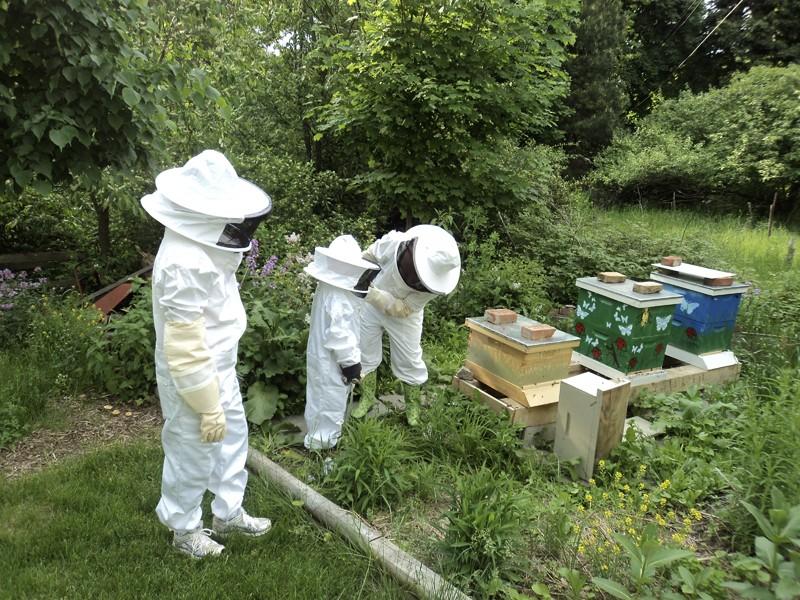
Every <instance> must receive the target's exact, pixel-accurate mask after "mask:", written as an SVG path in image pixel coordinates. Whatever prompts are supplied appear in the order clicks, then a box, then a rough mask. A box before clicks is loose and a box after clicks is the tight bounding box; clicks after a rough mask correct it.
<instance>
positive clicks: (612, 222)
mask: <svg viewBox="0 0 800 600" xmlns="http://www.w3.org/2000/svg"><path fill="white" fill-rule="evenodd" d="M595 212H596V216H597V219H596V225H597V226H598V227H617V228H618V227H621V226H629V225H630V224H638V225H642V226H644V227H646V228H647V229H648V230H650V231H651V232H652V233H653V234H654V235H657V236H663V237H673V238H677V239H679V240H680V239H684V238H685V239H691V238H701V239H704V240H707V241H709V242H711V243H712V244H713V245H714V246H715V247H716V248H717V249H718V250H719V252H720V254H721V255H722V258H723V259H724V260H725V261H726V262H728V263H729V265H728V266H729V268H732V269H734V270H736V271H737V273H738V274H739V275H740V276H741V277H744V278H752V279H755V280H756V281H760V280H762V279H763V278H765V277H768V276H770V275H776V274H780V273H783V272H785V271H789V270H792V269H794V270H797V269H798V268H800V257H798V255H797V254H800V248H798V249H797V250H798V252H797V254H795V256H794V260H793V261H792V263H791V264H789V263H788V262H787V260H786V255H787V252H788V249H789V244H790V241H791V240H792V239H794V240H795V244H796V245H798V246H800V234H798V233H797V232H793V231H790V230H788V229H786V228H785V227H782V226H775V227H773V230H772V235H768V232H767V223H766V222H763V221H762V222H757V223H756V224H755V225H754V226H750V225H749V224H748V223H747V220H746V219H744V218H741V217H736V216H730V215H712V214H703V213H701V212H684V211H678V212H672V211H663V210H652V209H648V210H645V211H640V210H639V209H638V208H634V207H630V208H620V209H610V210H597V211H595ZM704 266H708V267H712V268H714V267H716V266H717V265H704Z"/></svg>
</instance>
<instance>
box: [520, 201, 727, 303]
mask: <svg viewBox="0 0 800 600" xmlns="http://www.w3.org/2000/svg"><path fill="white" fill-rule="evenodd" d="M602 218H603V217H602V215H601V214H600V213H599V211H596V210H592V209H589V208H588V207H586V206H585V205H583V204H581V203H580V201H578V200H572V201H570V202H569V203H566V202H565V203H564V204H563V205H562V206H561V207H559V208H557V209H556V210H554V211H553V214H552V215H550V216H549V218H542V216H541V214H540V213H539V211H537V210H536V209H533V210H531V209H526V210H525V211H523V212H522V214H521V215H520V216H519V217H518V218H517V219H516V221H515V222H514V223H511V224H510V225H509V227H508V233H509V236H510V241H511V245H512V248H513V249H514V253H515V256H517V257H530V258H528V260H536V261H537V262H538V263H539V264H541V265H542V267H543V271H544V273H543V276H542V281H541V282H540V283H539V285H540V286H542V285H543V287H544V292H545V295H544V297H547V298H549V299H550V300H551V301H552V302H560V303H565V304H574V303H575V301H576V299H577V297H578V293H577V288H576V287H575V280H576V279H577V278H578V277H585V276H586V275H587V274H596V273H598V272H600V271H619V272H620V273H625V274H626V275H627V276H628V277H631V278H638V279H647V278H648V277H649V274H650V272H651V271H652V263H653V262H657V261H658V260H660V258H661V257H662V256H665V255H668V254H680V255H681V256H683V257H684V260H685V261H686V262H691V263H694V264H715V265H719V261H718V260H716V259H715V255H716V252H715V251H714V250H713V248H712V246H711V245H710V244H709V243H708V242H707V241H706V240H704V239H703V238H702V237H700V236H697V237H684V236H683V235H682V234H681V232H680V230H675V231H673V232H669V233H667V234H665V235H657V234H655V233H654V232H653V231H652V230H651V228H650V227H649V226H648V225H646V224H644V223H642V224H639V223H636V222H633V221H632V220H631V219H628V220H619V221H617V220H614V219H612V220H611V221H610V222H609V223H608V225H607V226H599V223H598V221H599V220H601V219H602ZM518 260H519V259H518Z"/></svg>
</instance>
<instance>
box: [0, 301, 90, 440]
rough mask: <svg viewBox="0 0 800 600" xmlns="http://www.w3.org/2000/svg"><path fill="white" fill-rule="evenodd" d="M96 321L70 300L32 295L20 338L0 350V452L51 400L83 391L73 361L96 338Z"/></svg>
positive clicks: (80, 370) (84, 381) (80, 367)
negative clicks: (32, 300) (31, 303)
mask: <svg viewBox="0 0 800 600" xmlns="http://www.w3.org/2000/svg"><path fill="white" fill-rule="evenodd" d="M98 318H99V314H98V311H97V310H96V309H95V308H94V307H86V306H85V305H84V304H82V303H81V302H80V300H79V299H77V298H74V297H72V296H67V297H64V298H62V297H58V296H50V295H39V296H38V297H37V302H36V304H35V305H32V306H31V308H30V311H29V313H28V317H27V321H26V325H25V329H24V332H20V333H24V335H23V336H22V338H21V339H20V340H18V341H16V342H15V343H14V344H13V345H12V346H10V347H8V348H7V349H3V350H0V373H2V374H3V376H2V377H0V448H3V447H5V446H7V445H8V444H10V443H11V442H13V441H14V440H16V439H17V438H19V437H20V436H22V435H24V434H25V433H26V432H27V431H29V430H30V428H31V427H32V426H33V425H34V424H36V423H37V422H40V421H42V420H45V419H46V417H47V414H48V410H49V409H51V408H52V403H53V402H54V401H57V400H58V399H60V397H62V396H64V395H68V394H74V393H77V392H79V391H83V390H86V389H87V388H88V387H89V385H90V380H88V378H87V372H86V371H87V370H86V366H85V364H84V362H83V361H82V360H79V357H84V356H86V353H87V350H88V347H89V346H90V344H91V343H92V341H93V340H94V339H96V338H97V337H98V336H99V335H100V330H99V327H98Z"/></svg>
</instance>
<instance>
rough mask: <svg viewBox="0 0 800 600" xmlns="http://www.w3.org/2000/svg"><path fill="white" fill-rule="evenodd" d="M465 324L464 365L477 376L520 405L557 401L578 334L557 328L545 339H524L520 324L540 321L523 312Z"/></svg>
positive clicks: (468, 321) (478, 318) (474, 319)
mask: <svg viewBox="0 0 800 600" xmlns="http://www.w3.org/2000/svg"><path fill="white" fill-rule="evenodd" d="M465 324H466V326H467V327H468V328H469V329H470V334H469V346H468V348H467V360H466V363H465V365H466V367H467V368H468V369H469V370H470V371H472V373H473V374H474V375H475V377H476V379H478V380H479V381H481V382H482V383H484V384H486V385H488V386H489V387H492V388H494V389H495V390H497V391H498V392H501V393H503V394H505V395H506V396H508V397H509V398H511V399H512V400H516V401H517V402H519V403H520V404H522V405H523V406H529V407H530V406H541V405H543V404H549V403H552V402H558V388H559V384H560V382H561V380H562V379H563V378H564V377H566V376H567V375H568V373H569V364H570V359H571V357H572V351H573V350H574V349H575V348H577V347H578V344H579V343H580V338H577V337H575V336H574V335H570V334H568V333H564V332H563V331H559V330H556V331H555V333H554V334H553V335H552V336H551V337H548V338H545V339H539V340H531V339H527V338H525V337H523V335H522V327H525V326H528V325H539V324H540V323H538V322H537V321H534V320H533V319H529V318H527V317H523V316H519V317H518V318H517V321H516V322H515V323H507V324H502V325H498V324H495V323H490V322H489V321H487V319H486V318H485V317H475V318H469V319H467V320H466V323H465Z"/></svg>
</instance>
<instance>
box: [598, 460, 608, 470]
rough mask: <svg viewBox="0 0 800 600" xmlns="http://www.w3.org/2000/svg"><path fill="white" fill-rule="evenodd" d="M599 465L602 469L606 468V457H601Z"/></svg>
mask: <svg viewBox="0 0 800 600" xmlns="http://www.w3.org/2000/svg"><path fill="white" fill-rule="evenodd" d="M597 466H598V467H599V468H600V470H601V471H602V470H604V469H605V468H606V461H605V459H602V458H601V459H600V460H599V461H597Z"/></svg>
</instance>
